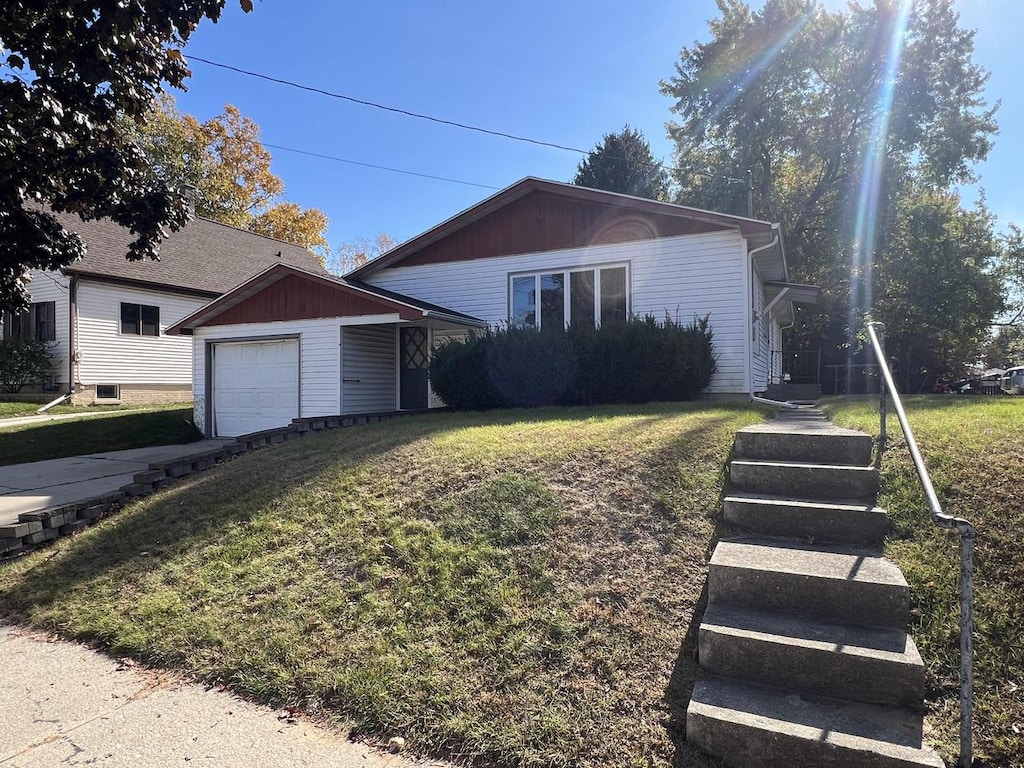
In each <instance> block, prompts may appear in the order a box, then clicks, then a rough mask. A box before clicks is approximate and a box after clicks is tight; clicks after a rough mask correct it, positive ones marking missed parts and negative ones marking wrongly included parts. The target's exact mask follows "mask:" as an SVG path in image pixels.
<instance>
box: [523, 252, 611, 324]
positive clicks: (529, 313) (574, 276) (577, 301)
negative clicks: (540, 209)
mask: <svg viewBox="0 0 1024 768" xmlns="http://www.w3.org/2000/svg"><path fill="white" fill-rule="evenodd" d="M509 282H510V286H509V287H510V291H509V321H510V322H511V323H512V325H516V326H520V327H528V328H550V327H552V326H558V325H562V326H566V325H581V324H584V325H610V324H615V323H624V322H625V321H626V317H627V316H628V312H629V295H628V293H629V290H628V278H627V273H626V267H625V266H624V265H623V266H608V267H596V268H595V267H591V268H587V269H564V270H552V271H548V272H537V273H535V274H531V275H514V276H512V277H511V278H510V281H509Z"/></svg>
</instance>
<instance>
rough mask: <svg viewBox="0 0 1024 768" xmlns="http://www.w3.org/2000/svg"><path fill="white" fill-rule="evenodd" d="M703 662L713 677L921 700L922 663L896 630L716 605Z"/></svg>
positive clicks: (878, 699)
mask: <svg viewBox="0 0 1024 768" xmlns="http://www.w3.org/2000/svg"><path fill="white" fill-rule="evenodd" d="M699 647H700V665H701V667H703V668H704V669H706V670H708V671H709V672H712V673H714V674H716V675H722V676H724V677H732V678H739V677H742V678H743V679H744V680H749V681H750V682H755V683H764V684H771V685H777V686H780V687H784V688H787V689H789V690H793V691H798V692H800V693H808V694H814V695H820V696H830V697H833V698H843V699H849V700H850V701H860V702H866V703H871V704H907V705H913V704H915V703H917V702H920V701H921V699H922V698H923V697H924V664H923V663H922V662H921V655H920V654H919V653H918V651H917V646H915V645H914V641H913V640H911V639H910V638H909V637H908V636H907V633H906V632H905V631H903V630H899V629H883V628H879V627H867V626H861V625H855V624H844V623H839V622H834V621H825V620H821V619H815V618H809V617H806V616H797V615H792V614H784V613H778V612H769V611H762V610H757V609H750V608H736V607H733V606H728V605H720V604H714V603H713V604H711V605H709V606H708V608H707V611H706V612H705V613H704V620H703V622H702V623H701V625H700V635H699Z"/></svg>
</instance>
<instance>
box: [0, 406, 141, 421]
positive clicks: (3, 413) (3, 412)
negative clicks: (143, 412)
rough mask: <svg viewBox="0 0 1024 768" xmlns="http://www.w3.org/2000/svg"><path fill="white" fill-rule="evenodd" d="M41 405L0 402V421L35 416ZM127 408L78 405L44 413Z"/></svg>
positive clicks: (55, 408) (123, 407) (86, 411)
mask: <svg viewBox="0 0 1024 768" xmlns="http://www.w3.org/2000/svg"><path fill="white" fill-rule="evenodd" d="M42 405H45V403H25V402H21V401H19V400H0V419H6V418H10V417H13V416H35V415H36V411H37V410H38V409H39V408H40V406H42ZM127 407H128V406H124V405H100V406H89V407H83V406H80V405H55V406H53V408H51V409H50V410H48V411H47V412H46V413H48V414H50V415H53V414H56V413H94V412H96V411H100V410H102V411H110V410H123V409H125V408H127ZM0 426H3V422H2V421H0Z"/></svg>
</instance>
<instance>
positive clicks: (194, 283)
mask: <svg viewBox="0 0 1024 768" xmlns="http://www.w3.org/2000/svg"><path fill="white" fill-rule="evenodd" d="M49 213H51V214H52V215H53V216H55V217H56V218H57V220H58V221H59V222H60V223H61V225H62V226H63V227H64V228H65V229H68V230H70V231H72V232H75V233H77V234H78V235H79V236H80V237H81V238H82V239H83V240H84V241H85V243H86V246H87V247H88V253H87V255H86V256H85V258H84V259H82V260H81V261H76V262H75V263H73V264H71V265H70V266H68V267H67V268H66V269H65V270H64V271H65V272H66V273H67V274H70V275H81V276H83V277H91V278H96V279H106V280H115V281H120V282H127V283H139V284H150V285H152V286H153V287H157V288H170V289H173V290H178V291H186V292H189V293H196V294H201V295H206V296H211V297H212V296H218V295H220V294H222V293H224V292H225V291H228V290H230V289H231V288H233V287H234V286H236V285H238V284H239V283H240V282H242V281H243V280H245V279H246V278H248V277H250V276H252V275H254V274H256V273H257V272H259V271H261V270H264V269H266V268H267V267H270V266H273V265H274V264H291V265H294V266H298V267H301V268H303V269H306V270H310V271H313V272H323V267H321V266H320V263H319V262H318V261H317V259H316V257H315V256H313V254H312V253H310V252H309V251H308V250H306V249H305V248H303V247H301V246H298V245H292V244H290V243H285V242H283V241H281V240H274V239H273V238H270V237H264V236H262V235H257V234H254V233H252V232H246V231H245V230H241V229H235V228H234V227H229V226H227V225H225V224H220V223H218V222H216V221H212V220H211V219H204V218H198V217H197V218H194V219H193V220H192V221H190V222H189V223H188V224H187V225H186V226H184V227H183V228H182V229H180V230H178V231H177V232H172V233H171V234H170V236H169V237H167V239H166V240H164V241H163V243H162V244H161V245H160V260H159V261H152V260H149V259H146V260H143V261H128V260H127V259H126V258H125V254H126V253H128V245H129V243H130V242H131V241H132V240H134V239H135V238H134V236H133V235H132V233H131V232H130V231H129V230H127V229H125V228H124V227H122V226H121V225H119V224H116V223H114V222H113V221H111V220H110V219H96V220H94V221H82V220H81V219H80V218H79V217H78V216H76V215H74V214H70V213H56V212H54V211H49Z"/></svg>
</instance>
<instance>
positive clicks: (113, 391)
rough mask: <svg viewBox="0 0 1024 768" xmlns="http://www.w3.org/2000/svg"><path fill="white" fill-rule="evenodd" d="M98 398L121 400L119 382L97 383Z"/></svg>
mask: <svg viewBox="0 0 1024 768" xmlns="http://www.w3.org/2000/svg"><path fill="white" fill-rule="evenodd" d="M96 399H97V400H120V399H121V388H120V387H119V386H118V385H117V384H97V385H96Z"/></svg>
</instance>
